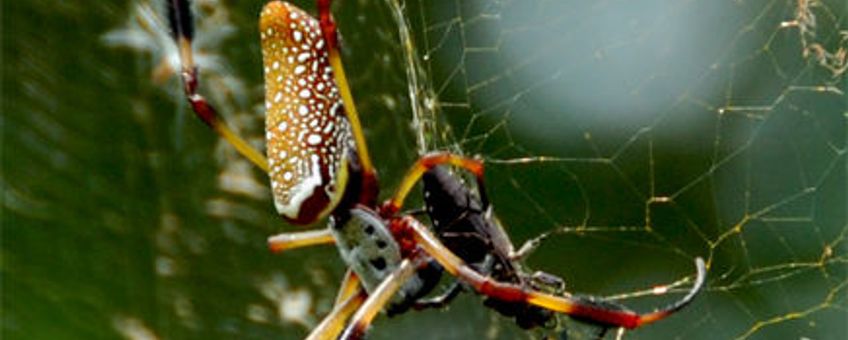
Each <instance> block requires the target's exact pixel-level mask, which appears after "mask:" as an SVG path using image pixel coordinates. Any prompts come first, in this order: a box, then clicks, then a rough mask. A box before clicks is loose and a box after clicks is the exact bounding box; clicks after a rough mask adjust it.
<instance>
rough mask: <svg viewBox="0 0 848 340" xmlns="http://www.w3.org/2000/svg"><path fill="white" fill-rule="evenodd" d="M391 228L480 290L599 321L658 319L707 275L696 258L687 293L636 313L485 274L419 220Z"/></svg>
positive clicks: (631, 323) (626, 323)
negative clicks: (693, 282)
mask: <svg viewBox="0 0 848 340" xmlns="http://www.w3.org/2000/svg"><path fill="white" fill-rule="evenodd" d="M392 224H393V225H392V228H393V230H394V231H395V232H396V233H398V234H400V237H402V238H409V237H412V238H414V241H412V242H410V243H408V244H407V246H409V245H417V246H418V247H420V248H422V249H423V250H424V251H425V252H426V253H427V254H429V255H430V256H432V257H433V258H434V259H435V260H436V261H437V262H439V264H441V265H442V267H444V269H445V270H446V271H448V272H449V273H451V274H452V275H454V276H456V277H457V278H459V279H461V280H463V281H465V282H466V283H467V284H469V285H470V286H471V287H473V288H474V289H475V290H476V291H477V292H479V293H480V294H484V295H486V296H489V297H491V298H494V299H498V300H501V301H504V302H522V303H527V304H531V305H535V306H539V307H542V308H545V309H548V310H551V311H555V312H559V313H564V314H568V315H570V316H572V317H574V318H577V319H581V320H586V321H590V322H593V323H596V324H600V325H609V326H615V327H624V328H636V327H639V326H643V325H646V324H649V323H652V322H655V321H658V320H661V319H663V318H665V317H667V316H669V315H671V314H673V313H674V312H676V311H678V310H680V309H681V308H683V307H685V306H686V305H688V304H689V303H690V302H692V300H693V299H694V297H695V295H696V294H697V293H698V292H699V291H700V290H701V288H702V287H703V285H704V281H705V278H706V268H705V265H704V260H703V259H701V258H697V259H695V264H696V267H697V270H698V274H697V277H696V278H695V284H694V285H693V287H692V289H691V290H690V291H689V293H688V294H686V296H684V297H683V298H682V299H680V300H678V301H677V302H675V303H673V304H671V305H669V306H667V307H664V308H661V309H659V310H657V311H654V312H651V313H647V314H637V313H635V312H633V311H630V310H628V309H626V308H622V307H620V306H618V305H617V304H610V303H606V301H605V300H599V299H593V298H589V297H577V296H572V295H565V296H555V295H551V294H547V293H543V292H539V291H536V290H532V289H527V288H525V287H521V286H517V285H514V284H509V283H504V282H499V281H496V280H494V279H492V278H491V277H486V276H483V275H481V274H480V273H478V272H477V271H475V270H474V269H473V268H471V267H469V266H468V265H467V264H465V263H464V262H463V261H462V259H460V258H459V257H457V256H456V255H454V254H453V252H451V251H450V250H449V249H447V248H446V247H445V246H444V245H443V244H442V243H441V242H439V240H438V239H437V238H436V237H435V236H434V235H433V234H432V233H430V231H429V230H428V229H427V227H426V226H424V225H423V224H421V222H419V221H417V220H415V219H413V218H411V217H409V216H402V217H400V218H398V219H395V220H393V221H392Z"/></svg>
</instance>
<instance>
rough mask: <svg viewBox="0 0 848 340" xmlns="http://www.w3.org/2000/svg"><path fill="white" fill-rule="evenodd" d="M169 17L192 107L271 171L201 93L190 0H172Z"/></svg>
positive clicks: (169, 5)
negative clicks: (196, 64)
mask: <svg viewBox="0 0 848 340" xmlns="http://www.w3.org/2000/svg"><path fill="white" fill-rule="evenodd" d="M167 9H168V21H169V23H170V25H171V31H172V33H173V38H174V41H175V42H176V44H177V48H178V49H179V51H180V65H181V68H182V72H181V74H182V81H183V88H184V90H185V95H186V99H188V102H189V104H191V108H192V110H194V113H195V115H197V117H198V118H200V120H202V121H203V122H204V123H206V125H207V126H209V127H210V128H211V129H212V130H214V131H215V132H216V133H218V135H219V136H221V137H222V138H224V139H225V140H226V141H227V142H229V143H230V145H232V146H233V147H234V148H236V150H237V151H238V152H239V153H240V154H242V156H244V157H245V158H247V159H248V160H250V161H251V162H252V163H253V164H255V165H256V166H258V167H259V168H260V169H262V171H265V172H266V173H267V172H268V169H269V168H268V160H267V159H265V156H263V155H262V153H260V152H259V151H257V150H256V149H254V148H253V147H252V146H250V144H248V143H247V142H246V141H245V140H244V139H242V138H241V137H239V136H238V135H237V134H236V133H235V132H233V130H231V129H230V128H229V127H228V126H227V124H226V123H225V122H224V121H223V120H221V119H220V117H219V116H218V113H217V112H216V111H215V108H214V107H212V105H211V104H209V102H208V101H206V98H204V97H203V96H202V95H200V94H199V93H197V86H198V82H199V81H198V72H197V66H195V65H194V53H193V52H192V47H191V41H192V38H193V34H194V22H192V20H193V19H192V15H191V9H190V8H189V4H188V1H187V0H168V1H167Z"/></svg>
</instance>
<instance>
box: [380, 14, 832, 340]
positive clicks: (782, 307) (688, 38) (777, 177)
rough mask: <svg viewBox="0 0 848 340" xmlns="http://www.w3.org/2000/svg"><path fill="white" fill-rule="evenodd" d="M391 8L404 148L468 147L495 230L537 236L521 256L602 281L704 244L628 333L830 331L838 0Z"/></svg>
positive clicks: (577, 284)
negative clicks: (408, 141) (697, 270)
mask: <svg viewBox="0 0 848 340" xmlns="http://www.w3.org/2000/svg"><path fill="white" fill-rule="evenodd" d="M390 3H394V2H391V1H390ZM395 6H396V10H398V11H400V12H399V13H402V15H400V16H398V17H397V19H398V20H399V21H400V22H405V25H408V26H409V27H410V28H409V31H410V32H411V33H412V34H410V37H411V38H412V39H414V41H415V42H416V44H415V45H414V47H412V48H409V49H407V51H405V52H406V53H407V54H408V57H409V58H408V60H407V74H413V75H416V77H417V78H419V79H421V80H419V81H418V82H417V84H413V85H412V86H413V88H412V90H411V91H412V92H414V93H416V94H417V96H418V97H419V98H418V99H417V100H413V101H414V102H415V103H417V104H418V105H419V106H418V107H416V106H415V104H413V107H414V108H415V109H414V110H413V113H414V114H415V118H416V120H417V121H421V122H422V123H420V125H418V126H420V127H421V128H420V129H418V130H417V131H418V132H419V133H418V134H417V136H418V138H417V142H418V146H419V148H420V150H433V149H450V150H454V151H457V150H461V151H463V152H465V153H467V154H479V155H483V157H484V158H485V159H486V163H487V164H488V165H489V167H488V174H489V175H488V177H489V178H488V181H489V183H496V184H494V188H493V189H492V191H493V193H492V194H491V196H492V197H493V200H494V203H495V205H496V207H497V211H498V213H499V215H500V216H501V218H502V220H504V222H505V224H506V225H507V226H510V227H509V231H510V233H511V234H512V235H514V237H517V238H519V239H520V238H521V237H522V236H523V237H529V236H533V235H538V234H540V233H541V234H543V235H550V237H549V238H548V239H547V240H546V243H545V244H544V246H543V247H542V248H541V249H540V250H539V251H538V253H537V254H536V255H535V256H534V258H533V259H531V261H530V262H531V264H533V267H534V268H545V269H546V270H553V271H554V272H556V273H558V274H561V275H562V276H563V277H565V278H566V280H567V282H568V283H569V287H570V289H572V290H576V291H581V292H598V293H599V294H603V292H608V293H609V294H614V292H620V291H627V290H628V289H631V290H632V289H634V288H633V287H638V286H639V285H640V284H641V285H645V282H656V280H668V279H667V277H668V275H670V274H671V273H687V271H686V270H685V268H686V267H685V266H684V265H686V264H687V263H690V262H691V260H692V259H693V258H694V257H695V256H703V257H705V258H706V259H707V260H708V262H709V281H708V282H709V283H708V288H707V290H706V291H705V292H704V293H702V296H701V297H700V298H699V300H698V301H697V302H696V303H695V304H694V305H693V306H691V307H689V310H684V312H682V313H681V315H679V316H675V318H674V319H672V320H668V321H663V322H662V323H660V324H658V325H656V326H651V327H649V328H647V329H645V330H640V331H639V332H634V333H632V334H628V335H630V336H633V337H645V338H668V337H686V338H787V337H791V338H833V339H837V338H843V337H845V336H846V327H845V325H844V320H845V315H846V313H845V302H846V284H847V283H848V281H846V277H845V262H846V243H845V235H846V230H848V229H846V227H848V225H846V182H845V173H846V163H845V140H846V133H845V127H846V122H845V117H846V113H848V111H847V110H846V98H845V77H844V73H845V71H846V67H848V66H846V48H848V30H846V28H848V26H846V23H845V19H846V10H848V8H846V5H845V3H844V2H842V3H840V2H838V1H830V2H828V1H804V0H801V1H748V2H705V1H700V2H699V1H688V2H683V3H673V4H669V3H663V2H650V3H639V4H638V5H637V4H629V3H628V2H624V1H602V2H591V3H585V4H581V3H574V2H551V1H514V2H513V1H503V2H490V1H462V2H460V1H456V2H454V3H453V4H443V5H441V6H432V7H435V8H431V6H430V5H429V4H426V3H424V2H420V3H419V2H416V1H409V2H405V3H404V4H402V5H398V4H395ZM401 7H402V8H401ZM405 25H401V30H400V32H401V33H400V36H401V37H403V36H404V35H405V33H404V26H405ZM416 77H410V78H416ZM422 80H423V81H422ZM498 183H499V184H498ZM528 235H529V236H528ZM598 268H604V269H603V270H600V271H599V270H598ZM679 275H685V274H679ZM664 278H665V279H664ZM625 295H628V294H625ZM631 295H640V294H631ZM617 297H623V296H617ZM626 300H628V299H626ZM626 302H628V303H631V301H626ZM632 303H634V304H636V305H637V306H639V303H640V302H638V301H633V302H632ZM655 303H656V302H655ZM642 306H645V307H643V308H650V307H648V306H650V305H642Z"/></svg>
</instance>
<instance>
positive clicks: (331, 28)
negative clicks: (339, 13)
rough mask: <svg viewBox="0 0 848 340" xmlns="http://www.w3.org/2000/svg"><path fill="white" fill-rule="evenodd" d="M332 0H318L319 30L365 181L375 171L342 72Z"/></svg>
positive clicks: (351, 96)
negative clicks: (332, 12) (331, 12)
mask: <svg viewBox="0 0 848 340" xmlns="http://www.w3.org/2000/svg"><path fill="white" fill-rule="evenodd" d="M331 3H332V0H318V1H317V7H318V19H319V22H320V25H321V32H322V35H323V36H324V40H325V41H326V42H327V51H328V52H329V53H328V54H329V59H330V66H331V67H332V68H333V76H334V77H335V78H336V86H337V87H338V89H339V94H340V95H341V97H342V103H343V104H344V108H345V114H346V115H347V120H348V121H349V122H350V127H351V131H353V139H354V141H355V143H356V150H357V151H359V160H360V162H361V164H362V172H363V180H364V181H365V182H366V183H370V182H371V181H375V184H376V171H375V170H374V166H373V165H372V164H371V157H370V156H369V155H368V146H367V145H366V143H365V133H363V132H362V124H361V123H360V122H359V114H358V113H357V111H356V105H354V103H353V94H351V91H350V86H349V85H348V81H347V76H346V75H345V72H344V66H343V65H342V59H341V56H340V55H339V44H338V42H339V40H338V35H337V34H338V33H337V32H336V23H335V21H334V20H333V17H332V15H331V14H330V5H331Z"/></svg>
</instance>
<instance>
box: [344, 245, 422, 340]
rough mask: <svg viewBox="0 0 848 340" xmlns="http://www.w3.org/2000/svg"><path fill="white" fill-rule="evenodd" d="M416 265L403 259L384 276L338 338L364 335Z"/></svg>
mask: <svg viewBox="0 0 848 340" xmlns="http://www.w3.org/2000/svg"><path fill="white" fill-rule="evenodd" d="M416 268H417V265H416V264H415V263H414V261H412V260H410V259H404V260H403V261H401V263H400V265H399V266H398V268H397V269H395V271H394V272H392V273H391V274H389V276H386V278H385V279H383V282H382V283H380V285H379V286H377V288H376V289H374V291H373V292H371V295H370V296H368V300H365V304H363V305H362V307H361V308H359V310H358V311H356V314H354V315H353V317H352V318H351V319H350V323H349V324H348V326H347V328H346V329H345V332H344V334H342V336H341V337H340V339H362V337H363V336H365V331H367V330H368V326H370V325H371V322H372V321H373V320H374V317H376V316H377V313H379V312H380V311H381V310H383V307H384V306H385V305H386V304H387V303H388V302H389V300H390V299H391V298H392V296H394V295H395V293H396V292H397V291H398V289H400V288H401V287H402V286H403V284H404V283H406V281H407V280H409V279H410V278H411V277H412V275H415V269H416Z"/></svg>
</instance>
